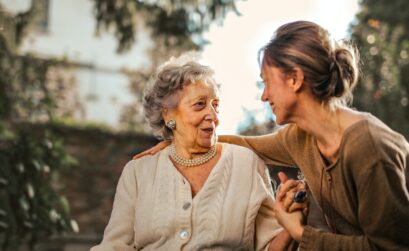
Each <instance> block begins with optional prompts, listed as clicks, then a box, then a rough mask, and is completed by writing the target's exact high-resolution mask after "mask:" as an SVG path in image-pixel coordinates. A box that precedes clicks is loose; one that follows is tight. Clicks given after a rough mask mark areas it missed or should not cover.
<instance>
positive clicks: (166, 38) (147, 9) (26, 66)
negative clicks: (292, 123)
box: [0, 0, 409, 250]
mask: <svg viewBox="0 0 409 251" xmlns="http://www.w3.org/2000/svg"><path fill="white" fill-rule="evenodd" d="M249 1H252V0H249ZM159 2H160V4H159ZM236 2H237V1H235V0H230V1H220V0H212V1H210V0H209V1H199V0H189V1H182V0H173V1H158V3H155V1H143V0H138V1H136V0H115V1H112V0H93V8H94V18H95V20H96V21H97V27H96V31H97V32H99V33H101V32H109V33H112V34H114V36H115V38H116V39H117V41H118V47H117V52H118V53H123V52H126V51H127V50H130V49H131V47H132V45H133V44H134V41H135V39H136V36H137V34H138V33H137V30H138V27H140V25H139V22H143V25H144V27H147V29H149V31H150V35H151V37H152V40H153V41H154V46H153V49H150V50H149V52H148V55H149V57H150V60H151V62H152V64H151V65H150V67H149V68H148V69H144V70H143V71H130V70H124V74H125V75H127V76H128V78H129V83H130V88H131V92H132V95H133V96H134V100H133V102H132V104H130V105H129V106H127V107H126V108H125V109H124V111H123V113H122V115H121V128H122V131H121V132H117V131H112V130H111V129H110V128H109V127H106V126H104V125H99V124H94V123H81V121H76V120H75V119H74V118H73V113H74V112H75V109H76V106H75V104H73V103H72V102H70V100H69V98H68V97H69V96H70V95H71V94H72V92H73V88H74V86H75V79H73V78H72V77H71V76H70V75H69V74H68V75H67V74H66V72H67V71H69V70H70V69H72V68H75V67H79V66H78V65H77V64H76V63H75V62H72V61H70V60H69V59H66V58H53V57H50V58H43V57H41V58H40V57H37V56H36V55H32V54H28V53H21V52H20V50H19V48H20V45H21V43H22V41H23V40H24V38H25V37H26V36H27V34H29V33H30V32H31V31H32V30H33V29H34V27H38V24H39V22H41V20H42V19H41V15H42V12H41V9H42V7H43V6H44V4H47V3H48V1H46V0H33V1H32V2H31V7H30V8H29V9H28V10H26V11H24V12H18V13H12V14H11V13H9V12H6V11H3V9H2V5H0V26H1V27H0V247H1V249H2V250H18V249H22V250H25V249H33V250H34V249H35V250H70V249H68V248H64V249H63V248H62V245H66V246H67V243H68V242H75V243H77V244H78V243H86V244H87V245H91V244H93V243H96V242H97V241H98V238H97V237H95V236H98V235H100V234H101V231H102V230H101V229H103V227H104V225H105V223H106V222H105V221H104V222H102V223H99V224H93V222H97V221H98V220H99V219H98V217H99V216H100V215H99V214H96V215H97V216H96V217H95V219H94V218H92V219H89V217H90V216H89V214H91V213H90V211H92V210H93V208H98V207H105V208H108V209H106V210H105V211H102V212H101V215H102V216H103V217H105V218H107V217H108V216H109V211H110V205H111V203H112V196H113V193H114V187H115V183H116V178H117V175H119V173H120V168H121V167H122V166H123V164H124V163H125V162H126V161H127V160H129V159H130V157H131V156H132V154H134V153H136V152H138V151H141V150H143V149H146V148H147V147H149V146H151V145H152V144H154V143H155V142H156V141H155V139H153V138H152V137H151V136H149V132H148V131H147V130H146V125H145V124H144V120H143V117H142V114H141V109H140V107H141V100H142V99H141V95H142V90H143V88H144V83H145V82H146V80H147V79H148V78H149V76H150V74H151V72H152V71H153V69H155V67H156V66H157V65H158V64H159V63H161V62H162V61H163V59H164V58H165V59H166V58H169V57H170V56H173V55H178V54H180V53H181V52H184V51H187V50H192V49H193V50H200V49H201V48H202V47H203V46H204V45H205V44H206V43H207V42H208V41H206V40H205V39H204V38H203V36H202V34H203V32H204V31H206V30H207V29H208V28H209V26H210V25H211V24H212V23H213V22H221V21H222V20H223V19H224V18H225V16H226V14H227V13H229V12H236V13H237V14H238V11H237V9H236ZM359 4H360V11H359V13H357V15H356V19H355V20H351V25H350V33H351V38H352V40H353V41H355V43H356V44H357V46H358V48H359V51H360V53H361V57H362V73H363V74H362V77H361V79H360V83H359V84H358V87H357V89H356V91H355V95H354V103H353V106H354V107H356V108H357V109H359V110H364V111H368V112H371V113H373V114H374V115H376V116H378V117H379V118H380V119H381V120H383V121H384V122H385V123H386V124H388V125H389V126H390V127H392V128H393V129H395V130H396V131H398V132H400V133H402V134H403V135H404V136H405V137H406V138H409V107H408V106H409V83H408V81H409V59H408V56H409V55H408V53H409V12H408V11H407V10H408V9H409V2H408V1H406V0H395V1H386V0H362V1H360V2H359ZM330 11H333V10H330ZM72 18H74V17H72ZM323 25H324V26H325V24H323ZM273 129H274V122H272V121H268V122H266V123H264V124H261V125H260V124H256V121H255V120H254V121H253V123H252V124H250V125H249V126H248V127H247V128H244V130H243V132H242V133H243V134H261V133H266V132H269V131H271V130H273ZM126 141H128V142H126ZM96 142H98V143H96ZM78 145H80V147H79V146H78ZM124 149H125V150H124ZM119 152H124V153H125V154H124V155H123V156H122V157H121V158H120V159H119V160H118V159H112V158H113V157H112V156H111V155H114V153H118V154H119ZM96 156H97V158H98V159H99V161H95V159H96ZM109 166H117V167H116V168H115V170H114V171H112V167H111V169H110V167H109ZM78 173H79V174H78ZM112 173H115V175H114V176H112ZM74 179H75V180H82V181H83V183H82V184H77V185H73V183H75V182H73V180H74ZM105 183H107V185H106V189H107V190H108V191H106V192H105V193H104V192H101V189H97V188H98V187H101V186H102V187H104V186H105ZM74 189H77V190H78V191H80V192H78V193H74V192H72V190H74ZM70 190H71V191H70ZM85 193H89V194H90V195H89V196H85V195H83V194H85ZM81 196H85V197H81ZM96 198H100V199H96ZM70 204H71V206H70ZM94 212H95V211H94ZM87 217H88V218H87ZM77 221H78V222H79V224H78V223H77ZM90 225H96V227H94V228H93V226H90ZM88 230H89V231H88ZM87 231H88V232H89V233H94V235H93V236H94V237H89V238H88V239H87V237H82V239H81V238H77V237H73V236H76V235H75V234H73V233H76V232H77V233H78V232H80V233H84V232H87ZM84 236H85V235H84ZM60 237H61V238H60ZM64 238H65V239H64ZM67 239H69V240H67ZM56 241H58V242H57V244H52V243H54V242H56ZM47 242H48V245H45V244H44V243H47ZM41 243H43V245H40V244H41ZM50 243H51V244H50ZM78 245H79V244H78ZM71 248H72V250H82V249H80V248H79V246H72V247H71ZM84 250H86V248H84Z"/></svg>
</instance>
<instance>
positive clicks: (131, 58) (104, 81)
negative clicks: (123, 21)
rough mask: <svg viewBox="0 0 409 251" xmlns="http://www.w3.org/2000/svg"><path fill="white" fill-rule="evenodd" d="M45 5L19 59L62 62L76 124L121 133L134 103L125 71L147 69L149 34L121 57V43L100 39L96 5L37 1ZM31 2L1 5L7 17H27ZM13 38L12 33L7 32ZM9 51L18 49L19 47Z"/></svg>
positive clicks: (77, 0) (6, 0) (0, 0)
mask: <svg viewBox="0 0 409 251" xmlns="http://www.w3.org/2000/svg"><path fill="white" fill-rule="evenodd" d="M36 1H39V2H41V5H40V6H41V10H40V11H39V13H38V17H37V20H36V24H35V27H33V28H32V29H31V30H30V32H29V33H28V34H27V36H26V37H25V38H24V40H23V41H22V43H21V45H20V46H19V48H18V53H19V54H27V53H29V54H32V55H35V56H36V57H39V58H44V59H50V58H53V59H62V60H66V61H67V62H68V63H69V64H67V67H66V69H65V71H66V74H68V75H69V77H70V78H71V79H72V80H74V81H73V82H74V83H75V89H76V90H75V92H73V93H72V94H71V95H73V97H71V99H72V100H73V101H72V102H71V103H72V105H73V106H75V112H74V114H73V117H74V119H76V120H79V121H81V122H96V123H104V124H108V125H109V126H111V127H113V128H118V126H119V120H120V116H121V110H122V108H123V107H124V106H126V105H129V104H131V103H132V100H134V96H133V95H132V94H131V93H130V90H129V88H128V87H129V82H130V80H129V78H128V77H127V75H125V74H124V73H123V70H137V69H144V68H146V67H148V66H149V65H150V60H149V56H148V55H146V51H147V49H149V48H150V47H151V46H152V42H151V40H150V38H149V34H148V32H146V31H145V30H144V29H143V28H142V27H140V28H138V34H137V39H136V43H135V45H134V46H133V47H132V49H131V50H130V51H129V52H127V53H125V54H117V53H116V48H117V40H116V38H115V37H114V36H113V35H111V34H108V33H102V34H99V35H97V34H96V21H95V17H94V14H93V1H83V0H36ZM31 2H32V1H31V0H0V4H1V5H2V9H3V11H6V12H10V13H11V14H16V13H19V12H23V11H26V10H28V9H29V8H30V6H31ZM7 21H8V20H5V21H3V23H4V22H5V25H3V26H4V27H6V30H5V32H8V33H9V36H8V37H13V34H12V33H13V32H14V31H13V30H12V29H10V30H7V27H12V26H10V25H7ZM9 47H10V48H12V49H15V44H14V43H9Z"/></svg>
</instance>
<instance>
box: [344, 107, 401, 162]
mask: <svg viewBox="0 0 409 251" xmlns="http://www.w3.org/2000/svg"><path fill="white" fill-rule="evenodd" d="M343 148H344V151H345V152H346V154H348V155H350V156H352V157H354V158H352V159H354V160H355V159H358V158H363V159H365V161H366V162H367V163H369V162H380V161H381V162H386V163H391V164H394V163H396V161H402V160H403V159H405V158H407V156H408V155H409V145H408V142H407V141H406V140H405V138H404V137H403V136H402V135H401V134H399V133H397V132H395V131H394V130H392V129H391V128H389V127H388V126H387V125H386V124H385V123H383V122H382V121H381V120H379V119H378V118H376V117H374V116H372V115H368V116H367V118H365V119H363V120H362V121H359V122H357V123H356V124H354V125H352V126H351V128H350V130H349V131H348V132H347V135H346V139H345V142H344V144H343ZM402 158H403V159H402Z"/></svg>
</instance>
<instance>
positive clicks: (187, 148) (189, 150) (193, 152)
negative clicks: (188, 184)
mask: <svg viewBox="0 0 409 251" xmlns="http://www.w3.org/2000/svg"><path fill="white" fill-rule="evenodd" d="M172 143H173V144H174V145H175V149H176V152H177V154H178V155H179V156H180V157H183V158H185V159H194V158H197V157H200V156H201V155H203V154H205V153H207V152H209V151H210V150H211V149H212V147H213V146H215V144H214V145H212V146H209V147H203V146H198V145H197V144H195V143H187V142H184V141H182V140H178V139H177V138H175V139H174V140H173V142H172Z"/></svg>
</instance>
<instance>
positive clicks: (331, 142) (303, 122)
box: [291, 99, 347, 163]
mask: <svg viewBox="0 0 409 251" xmlns="http://www.w3.org/2000/svg"><path fill="white" fill-rule="evenodd" d="M298 110H299V111H297V113H296V115H295V116H294V117H293V119H292V121H291V122H293V123H295V124H297V125H298V126H299V127H300V128H301V129H303V130H304V131H306V132H307V133H308V134H310V135H312V136H314V137H315V139H316V140H317V146H318V149H319V151H320V152H321V154H322V155H323V156H324V158H325V159H327V161H328V162H329V163H332V162H334V161H335V160H336V159H337V158H338V152H339V147H340V144H341V140H342V136H343V133H344V131H345V129H346V127H345V125H344V124H343V123H342V120H343V118H342V116H343V115H342V114H343V113H344V111H345V110H347V108H337V109H336V110H335V111H331V110H330V108H329V107H328V106H325V105H321V104H320V103H318V102H317V101H315V100H311V99H310V100H308V99H304V102H303V103H302V104H300V106H299V109H298Z"/></svg>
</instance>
